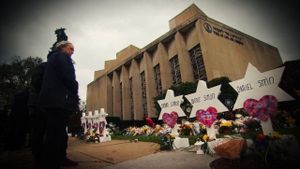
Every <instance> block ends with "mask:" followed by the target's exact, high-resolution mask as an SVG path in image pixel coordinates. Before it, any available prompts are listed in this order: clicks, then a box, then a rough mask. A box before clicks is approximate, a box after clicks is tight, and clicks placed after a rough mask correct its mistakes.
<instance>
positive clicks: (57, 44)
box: [55, 40, 72, 48]
mask: <svg viewBox="0 0 300 169" xmlns="http://www.w3.org/2000/svg"><path fill="white" fill-rule="evenodd" d="M65 44H72V43H71V42H69V41H65V40H63V41H60V42H58V43H56V44H55V48H58V47H60V46H61V45H65Z"/></svg>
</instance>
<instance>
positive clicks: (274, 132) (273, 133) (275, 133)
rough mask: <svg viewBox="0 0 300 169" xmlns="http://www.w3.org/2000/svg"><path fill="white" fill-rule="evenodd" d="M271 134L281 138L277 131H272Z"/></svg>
mask: <svg viewBox="0 0 300 169" xmlns="http://www.w3.org/2000/svg"><path fill="white" fill-rule="evenodd" d="M271 136H272V137H273V138H281V134H280V133H278V132H277V131H273V132H272V134H271Z"/></svg>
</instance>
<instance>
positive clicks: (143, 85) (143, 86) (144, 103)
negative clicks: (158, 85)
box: [141, 72, 148, 117]
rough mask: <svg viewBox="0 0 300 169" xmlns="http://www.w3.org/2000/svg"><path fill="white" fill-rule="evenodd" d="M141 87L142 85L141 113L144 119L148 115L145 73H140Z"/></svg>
mask: <svg viewBox="0 0 300 169" xmlns="http://www.w3.org/2000/svg"><path fill="white" fill-rule="evenodd" d="M141 85H142V104H143V113H144V117H145V115H147V114H148V112H147V93H146V78H145V72H142V73H141Z"/></svg>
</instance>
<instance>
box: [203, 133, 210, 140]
mask: <svg viewBox="0 0 300 169" xmlns="http://www.w3.org/2000/svg"><path fill="white" fill-rule="evenodd" d="M208 139H209V137H208V135H207V134H205V135H203V136H202V140H203V141H205V142H206V141H208Z"/></svg>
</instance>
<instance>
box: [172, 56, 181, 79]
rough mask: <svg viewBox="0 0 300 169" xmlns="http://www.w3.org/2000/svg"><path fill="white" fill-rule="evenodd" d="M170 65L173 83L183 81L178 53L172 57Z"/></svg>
mask: <svg viewBox="0 0 300 169" xmlns="http://www.w3.org/2000/svg"><path fill="white" fill-rule="evenodd" d="M170 66H171V73H172V77H173V84H179V83H181V75H180V67H179V61H178V56H177V55H176V56H174V57H173V58H172V59H170Z"/></svg>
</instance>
